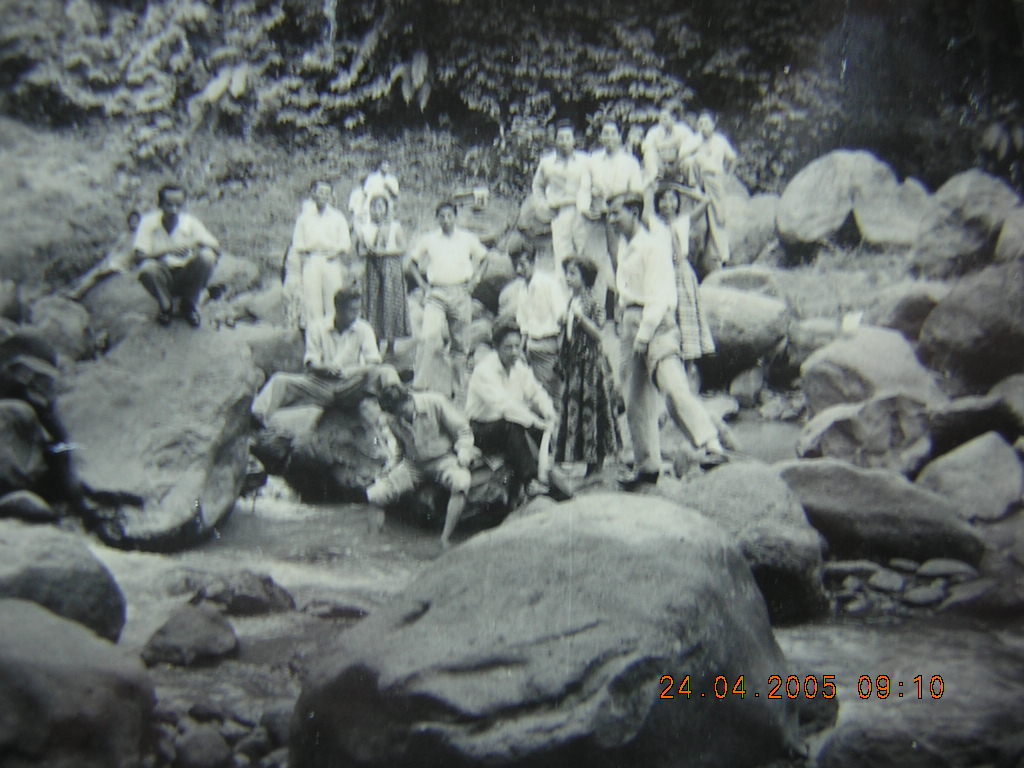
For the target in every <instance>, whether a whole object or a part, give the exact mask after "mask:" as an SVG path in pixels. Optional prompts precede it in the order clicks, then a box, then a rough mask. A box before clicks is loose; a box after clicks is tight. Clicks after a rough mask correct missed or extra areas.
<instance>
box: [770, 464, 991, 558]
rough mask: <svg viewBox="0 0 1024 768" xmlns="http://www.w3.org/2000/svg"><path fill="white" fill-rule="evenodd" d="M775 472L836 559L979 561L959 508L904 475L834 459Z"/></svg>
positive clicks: (977, 541) (978, 547)
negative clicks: (795, 496)
mask: <svg viewBox="0 0 1024 768" xmlns="http://www.w3.org/2000/svg"><path fill="white" fill-rule="evenodd" d="M775 466H776V467H777V468H778V469H779V471H780V472H781V473H782V478H783V480H785V481H786V482H787V483H788V484H789V486H790V488H792V489H793V490H794V491H795V492H796V495H797V497H798V498H799V499H800V502H801V504H803V507H804V511H806V512H807V518H808V520H810V521H811V525H813V526H814V527H815V528H817V529H818V531H820V532H821V534H822V535H823V536H824V537H825V539H826V540H827V541H828V545H829V550H830V553H831V555H832V556H834V557H841V558H857V557H864V558H868V559H874V560H883V561H884V560H886V559H888V558H891V557H907V558H912V559H915V560H927V559H929V558H933V557H951V558H957V559H960V560H966V561H967V562H970V563H977V562H978V561H979V560H980V559H981V556H982V554H983V552H984V544H983V542H982V540H981V538H980V537H979V536H978V534H977V532H976V531H975V530H974V529H973V528H972V527H971V525H970V524H968V523H966V522H964V521H963V520H962V519H961V518H960V515H959V510H958V508H957V505H956V504H955V503H954V502H952V501H950V500H948V499H946V498H944V497H942V496H939V495H938V494H936V493H934V492H932V491H929V490H926V489H924V488H921V487H919V486H916V485H914V484H913V483H911V482H910V481H909V480H907V479H906V478H905V477H903V476H902V475H899V474H897V473H895V472H890V471H887V470H883V469H861V468H860V467H855V466H854V465H852V464H848V463H846V462H843V461H838V460H835V459H809V460H805V461H786V462H782V463H780V464H777V465H775Z"/></svg>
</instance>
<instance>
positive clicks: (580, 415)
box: [555, 256, 620, 477]
mask: <svg viewBox="0 0 1024 768" xmlns="http://www.w3.org/2000/svg"><path fill="white" fill-rule="evenodd" d="M563 268H564V270H565V279H566V283H567V285H568V286H569V290H570V291H571V292H572V298H571V299H570V300H569V307H568V311H567V313H566V321H565V332H564V335H563V337H562V345H561V350H560V352H559V366H560V368H561V370H562V379H563V382H564V386H563V388H562V409H561V414H562V415H561V420H560V422H559V425H558V437H557V439H556V443H555V460H556V461H582V462H585V463H586V465H587V476H588V477H589V476H590V475H593V474H594V473H596V472H600V471H601V468H602V467H603V465H604V460H605V458H606V457H608V456H613V457H614V456H615V455H616V454H617V453H618V450H619V445H620V440H619V432H618V425H617V423H616V421H615V410H616V403H617V397H616V393H615V390H614V379H613V378H612V372H611V366H610V365H609V364H608V358H607V357H605V354H604V349H603V348H602V345H601V326H603V325H604V320H605V312H604V307H603V306H600V305H599V303H598V302H597V301H596V300H595V299H594V297H593V295H592V292H591V289H592V288H593V286H594V282H595V280H596V279H597V267H595V266H594V264H593V263H591V262H590V261H587V260H584V259H581V258H579V257H578V256H571V257H569V258H568V259H566V260H565V263H564V266H563Z"/></svg>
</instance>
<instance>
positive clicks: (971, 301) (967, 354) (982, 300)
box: [919, 261, 1024, 394]
mask: <svg viewBox="0 0 1024 768" xmlns="http://www.w3.org/2000/svg"><path fill="white" fill-rule="evenodd" d="M1022 349H1024V262H1021V261H1016V262H1011V263H1008V264H999V265H995V266H991V267H988V268H987V269H985V270H983V271H981V272H980V273H978V274H976V275H970V276H968V277H966V278H964V279H963V280H961V281H959V282H958V283H957V284H956V285H955V286H954V287H953V290H951V291H950V292H949V295H948V296H947V297H946V298H945V299H943V300H942V301H940V302H939V304H938V306H936V307H935V309H933V310H932V312H931V314H929V315H928V319H927V320H925V322H924V325H923V326H922V328H921V335H920V346H919V354H920V355H921V359H922V360H924V361H925V362H926V363H927V364H928V365H929V366H931V367H932V368H934V369H935V370H938V371H941V372H942V373H944V374H945V375H946V376H947V377H949V379H950V386H951V387H952V388H953V389H954V390H958V391H959V392H960V393H965V392H970V393H978V394H980V393H982V392H985V391H986V390H987V389H988V388H989V387H991V386H992V385H993V384H995V383H996V382H997V381H999V380H1000V379H1003V378H1005V377H1007V376H1009V375H1010V374H1013V373H1020V372H1021V371H1024V355H1022V354H1021V350H1022Z"/></svg>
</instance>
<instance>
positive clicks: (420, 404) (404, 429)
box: [366, 385, 479, 549]
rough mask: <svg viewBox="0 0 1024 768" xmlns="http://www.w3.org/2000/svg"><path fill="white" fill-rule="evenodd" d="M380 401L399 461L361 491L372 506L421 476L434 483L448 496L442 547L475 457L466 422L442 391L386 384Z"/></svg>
mask: <svg viewBox="0 0 1024 768" xmlns="http://www.w3.org/2000/svg"><path fill="white" fill-rule="evenodd" d="M380 405H381V407H382V408H383V409H384V410H385V411H387V412H388V413H390V414H391V415H392V417H393V418H392V420H391V431H392V433H393V434H394V435H395V437H396V438H397V439H398V443H399V445H400V447H401V451H402V460H401V461H400V462H399V463H398V464H397V465H396V466H395V467H394V468H393V469H391V470H390V471H389V472H387V473H386V474H385V475H384V476H383V477H381V478H380V479H378V480H377V482H375V483H374V484H373V485H371V486H370V487H369V488H367V489H366V499H367V501H369V502H370V503H371V504H379V505H385V504H390V503H392V502H394V501H396V500H397V499H398V498H399V497H400V496H401V495H402V494H403V493H406V492H408V491H412V490H415V489H416V488H418V487H419V486H420V485H421V484H422V483H423V482H424V480H433V481H434V482H437V483H439V484H440V485H442V486H443V487H445V488H447V489H448V491H449V492H450V494H451V495H450V496H449V499H448V509H447V510H446V512H445V518H444V530H443V531H442V532H441V546H442V547H444V548H446V549H447V547H448V546H449V543H450V540H451V535H452V532H453V531H454V530H455V526H456V525H457V524H458V522H459V518H460V517H461V516H462V511H463V510H464V509H465V507H466V494H467V493H468V492H469V486H470V484H471V482H472V477H471V475H470V473H469V466H470V464H472V463H473V460H474V459H476V458H477V456H479V451H477V450H476V448H475V447H474V445H473V431H472V430H471V429H470V427H469V421H468V420H467V419H466V417H465V416H464V415H463V414H462V413H461V412H460V411H459V409H458V408H456V407H455V406H454V405H453V404H452V403H451V401H450V400H449V399H448V398H446V397H445V396H444V395H440V394H438V393H436V392H410V391H409V390H408V389H406V388H405V387H403V386H396V385H392V386H388V387H385V389H384V391H383V392H382V393H381V397H380Z"/></svg>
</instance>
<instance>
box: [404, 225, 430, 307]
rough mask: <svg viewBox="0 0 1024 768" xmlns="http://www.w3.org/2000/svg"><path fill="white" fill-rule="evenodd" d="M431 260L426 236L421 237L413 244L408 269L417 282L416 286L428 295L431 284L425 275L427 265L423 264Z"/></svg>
mask: <svg viewBox="0 0 1024 768" xmlns="http://www.w3.org/2000/svg"><path fill="white" fill-rule="evenodd" d="M429 258H430V251H429V249H428V247H427V241H426V236H425V235H424V236H421V237H420V238H418V239H417V240H416V242H415V243H414V244H413V247H412V251H411V252H410V253H409V264H408V269H409V271H410V272H411V273H412V277H413V279H414V280H415V281H416V285H417V286H419V288H420V290H422V291H423V293H424V295H426V292H427V289H428V288H429V287H430V284H429V283H427V278H426V276H425V275H424V274H423V269H425V268H426V267H425V265H423V262H424V261H425V260H428V259H429Z"/></svg>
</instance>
